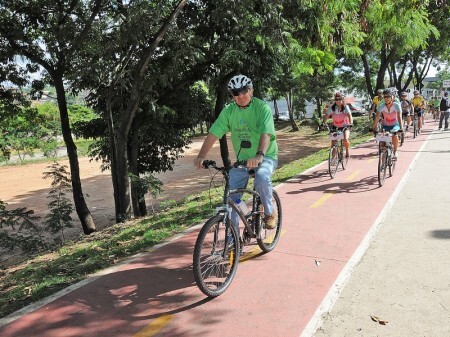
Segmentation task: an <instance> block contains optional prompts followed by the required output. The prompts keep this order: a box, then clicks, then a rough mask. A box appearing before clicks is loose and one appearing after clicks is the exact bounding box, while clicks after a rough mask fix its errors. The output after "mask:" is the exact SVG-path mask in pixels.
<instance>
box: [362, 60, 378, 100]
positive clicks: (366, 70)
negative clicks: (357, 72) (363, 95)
mask: <svg viewBox="0 0 450 337" xmlns="http://www.w3.org/2000/svg"><path fill="white" fill-rule="evenodd" d="M361 60H362V62H363V66H364V79H365V81H366V87H367V92H368V93H369V95H370V98H372V97H373V96H374V95H375V92H374V90H373V88H372V82H371V81H370V79H371V76H370V66H369V62H368V61H367V56H366V55H365V54H362V55H361Z"/></svg>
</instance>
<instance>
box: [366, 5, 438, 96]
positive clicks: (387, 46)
mask: <svg viewBox="0 0 450 337" xmlns="http://www.w3.org/2000/svg"><path fill="white" fill-rule="evenodd" d="M427 3H428V2H422V3H419V2H417V1H414V0H403V1H397V0H384V1H381V0H377V1H364V2H363V6H361V12H360V16H359V18H360V24H361V28H362V30H363V32H364V33H365V34H366V38H365V39H364V42H363V43H362V44H361V48H362V49H363V51H364V53H363V54H362V55H361V60H362V64H363V67H364V75H365V79H366V85H367V90H368V92H369V94H370V96H371V97H373V96H374V92H375V91H376V90H377V89H380V88H384V87H385V84H384V81H385V75H386V72H387V71H388V70H389V73H390V74H391V84H392V86H396V87H397V89H399V90H403V89H404V86H402V85H401V84H400V82H399V81H404V79H405V76H404V73H405V71H406V70H407V67H408V66H410V65H408V63H407V61H406V60H407V58H409V56H408V55H414V53H417V50H421V49H423V48H425V46H426V43H427V38H428V37H429V36H430V35H435V36H437V35H438V32H437V30H436V28H435V27H434V26H433V25H432V24H431V23H430V21H429V18H428V13H427V10H426V6H427ZM372 59H376V61H377V62H376V64H377V66H376V67H375V66H374V64H375V63H372V64H371V60H372ZM410 60H411V58H410ZM412 60H413V62H412V68H410V69H411V71H412V73H410V75H406V77H408V76H411V75H412V74H413V73H414V71H415V69H417V67H415V66H414V64H416V65H417V62H418V59H417V58H416V59H415V62H414V56H413V58H412ZM371 65H372V66H371ZM376 68H377V69H376ZM397 69H399V70H400V74H399V75H398V74H397V73H396V71H397ZM374 77H375V89H374V88H373V84H372V79H373V78H374Z"/></svg>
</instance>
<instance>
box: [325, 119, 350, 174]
mask: <svg viewBox="0 0 450 337" xmlns="http://www.w3.org/2000/svg"><path fill="white" fill-rule="evenodd" d="M325 126H326V127H327V129H328V132H329V134H328V138H329V139H330V140H331V142H332V145H331V147H330V152H329V155H328V173H329V174H330V177H331V179H333V178H334V177H335V176H336V172H337V170H338V167H339V164H341V166H342V169H343V170H345V168H346V167H347V163H348V157H346V156H344V143H343V142H344V131H345V130H347V128H348V127H350V126H351V125H347V126H345V127H344V128H343V130H338V131H334V130H333V129H332V128H331V127H330V126H329V125H328V124H327V125H325Z"/></svg>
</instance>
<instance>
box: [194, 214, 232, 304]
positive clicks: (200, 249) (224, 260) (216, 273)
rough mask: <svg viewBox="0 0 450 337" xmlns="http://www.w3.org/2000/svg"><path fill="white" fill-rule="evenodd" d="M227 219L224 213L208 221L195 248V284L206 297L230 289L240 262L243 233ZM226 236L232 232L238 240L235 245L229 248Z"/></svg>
mask: <svg viewBox="0 0 450 337" xmlns="http://www.w3.org/2000/svg"><path fill="white" fill-rule="evenodd" d="M223 221H224V215H223V214H216V215H215V216H213V217H212V218H210V219H209V220H208V221H206V223H205V224H204V225H203V227H202V229H201V230H200V233H199V235H198V237H197V240H196V242H195V247H194V256H193V272H194V279H195V283H196V284H197V286H198V288H199V289H200V290H201V291H202V292H203V293H204V294H205V295H206V296H208V297H212V298H213V297H217V296H219V295H221V294H223V292H224V291H225V290H227V288H228V287H229V286H230V284H231V282H232V281H233V278H234V276H235V275H236V270H237V267H238V264H239V256H240V254H239V249H240V247H239V246H240V243H239V235H238V233H237V232H236V230H235V228H234V227H233V226H232V225H231V224H230V225H229V226H227V225H226V224H225V223H224V222H223ZM227 221H229V220H227ZM227 227H228V229H229V231H228V233H227ZM226 235H231V237H232V238H233V240H234V244H231V245H230V244H227V246H228V247H225V238H226ZM224 252H225V253H224Z"/></svg>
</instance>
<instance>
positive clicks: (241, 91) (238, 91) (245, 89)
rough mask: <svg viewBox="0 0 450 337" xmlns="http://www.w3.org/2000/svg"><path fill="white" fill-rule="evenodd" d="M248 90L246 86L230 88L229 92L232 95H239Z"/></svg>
mask: <svg viewBox="0 0 450 337" xmlns="http://www.w3.org/2000/svg"><path fill="white" fill-rule="evenodd" d="M247 92H248V87H245V88H242V89H232V90H231V94H232V95H233V96H239V95H241V94H242V95H245V94H246V93H247Z"/></svg>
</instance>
